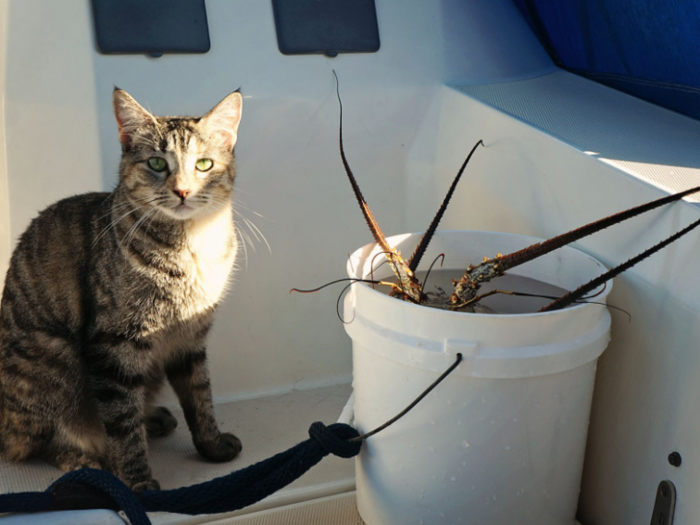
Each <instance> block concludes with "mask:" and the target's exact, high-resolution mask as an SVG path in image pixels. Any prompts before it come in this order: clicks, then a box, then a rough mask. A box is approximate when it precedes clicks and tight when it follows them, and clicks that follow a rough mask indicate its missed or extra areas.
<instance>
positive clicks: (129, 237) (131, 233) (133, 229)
mask: <svg viewBox="0 0 700 525" xmlns="http://www.w3.org/2000/svg"><path fill="white" fill-rule="evenodd" d="M157 211H158V208H155V207H154V208H152V209H150V210H147V211H146V213H144V214H143V215H142V216H141V217H139V219H138V220H137V221H136V222H135V223H134V224H133V225H132V226H131V228H129V231H127V232H126V234H124V237H123V238H122V240H121V241H119V247H121V246H122V243H123V242H124V241H125V240H126V244H125V245H124V248H125V250H124V253H125V254H126V252H128V251H129V247H130V246H131V242H132V241H133V240H134V236H135V235H136V232H137V231H138V229H139V226H140V225H141V224H143V222H144V221H145V220H146V219H147V218H148V217H149V215H151V214H155V213H156V212H157Z"/></svg>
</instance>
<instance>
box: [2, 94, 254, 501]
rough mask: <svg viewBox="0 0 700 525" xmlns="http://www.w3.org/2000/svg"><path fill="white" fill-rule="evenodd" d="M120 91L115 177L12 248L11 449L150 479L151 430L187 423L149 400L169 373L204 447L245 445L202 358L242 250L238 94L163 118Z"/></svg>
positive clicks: (212, 453) (8, 316) (221, 455)
mask: <svg viewBox="0 0 700 525" xmlns="http://www.w3.org/2000/svg"><path fill="white" fill-rule="evenodd" d="M113 98H114V109H115V115H116V118H117V124H118V128H119V138H120V141H121V144H122V161H121V167H120V179H119V184H118V186H117V188H116V189H115V190H114V192H112V193H89V194H85V195H78V196H75V197H71V198H68V199H65V200H62V201H60V202H58V203H56V204H54V205H52V206H50V207H49V208H47V209H46V210H44V211H43V212H42V213H41V214H40V215H39V216H38V217H37V218H36V219H34V221H32V223H31V225H30V226H29V228H28V229H27V231H26V232H25V233H24V234H23V235H22V237H21V239H20V241H19V243H18V245H17V248H16V249H15V251H14V253H13V255H12V259H11V262H10V268H9V270H8V273H7V277H6V280H5V288H4V292H3V296H2V303H0V453H1V454H2V455H3V456H4V457H5V458H7V459H9V460H22V459H24V458H27V457H30V456H41V457H43V458H45V459H46V460H48V461H49V462H51V463H53V464H55V465H56V466H58V467H60V468H62V469H63V470H72V469H75V468H79V467H83V466H90V467H100V466H101V467H103V468H107V469H109V470H111V471H112V472H113V473H115V474H116V475H118V476H119V477H120V478H121V479H122V480H124V481H125V482H126V483H127V484H128V485H129V486H130V487H132V488H133V489H135V490H144V489H155V488H158V483H157V481H155V480H154V479H153V478H152V474H151V470H150V468H149V466H148V461H147V442H146V434H147V433H149V434H151V435H165V434H167V433H169V432H171V431H172V430H173V429H174V428H175V425H176V420H175V419H174V417H173V416H172V414H170V413H169V412H168V411H167V410H166V409H164V408H155V407H153V406H152V405H151V403H152V401H153V398H154V396H155V394H156V392H157V391H158V389H159V387H160V386H161V385H162V383H163V381H164V380H165V379H166V378H167V380H168V381H169V382H170V384H171V385H172V387H173V389H174V390H175V392H176V394H177V396H178V398H179V400H180V404H181V405H182V408H183V410H184V415H185V418H186V420H187V424H188V426H189V428H190V431H191V433H192V438H193V441H194V444H195V447H196V449H197V450H198V451H199V453H200V454H201V455H202V456H204V457H205V458H207V459H209V460H212V461H227V460H230V459H232V458H233V457H235V456H236V455H237V454H238V452H239V451H240V449H241V445H240V441H239V440H238V438H236V437H235V436H234V435H232V434H225V433H221V432H220V431H219V429H218V427H217V424H216V422H215V420H214V414H213V409H212V396H211V388H210V382H209V375H208V372H207V367H206V354H205V340H206V337H207V333H208V332H209V329H210V327H211V325H212V317H213V314H214V310H215V308H216V305H217V303H218V302H219V300H220V298H221V296H222V294H223V293H224V291H225V289H226V285H227V283H228V279H229V273H230V271H231V268H232V265H233V262H234V258H235V255H236V249H237V242H236V235H235V231H234V225H233V218H232V207H231V206H232V204H231V196H232V190H233V181H234V177H235V159H234V155H233V147H234V145H235V143H236V139H237V131H238V124H239V121H240V114H241V96H240V94H239V93H232V94H231V95H229V96H228V97H226V98H225V99H224V100H223V101H222V102H221V103H219V104H218V105H217V106H216V107H215V108H214V109H213V110H211V111H210V112H209V113H208V114H207V115H205V116H204V117H202V118H187V117H155V116H153V115H151V114H150V113H149V112H148V111H146V110H145V109H143V108H142V107H141V106H140V105H139V104H138V103H137V102H136V101H135V100H134V99H133V98H131V96H129V95H128V94H127V93H126V92H124V91H122V90H119V89H115V91H114V97H113ZM154 157H155V158H159V159H163V160H164V161H165V162H166V163H167V166H166V169H164V170H160V168H161V167H162V164H161V163H160V162H161V161H159V160H158V161H153V160H150V161H149V159H153V158H154ZM202 159H204V160H205V161H207V162H200V163H199V164H198V161H201V160H202ZM207 159H210V160H211V161H212V165H211V167H210V168H209V169H205V170H201V169H198V167H197V166H200V167H201V168H206V167H208V166H209V162H208V160H207ZM153 166H155V167H156V168H158V169H157V170H156V169H153Z"/></svg>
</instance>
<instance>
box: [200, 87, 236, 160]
mask: <svg viewBox="0 0 700 525" xmlns="http://www.w3.org/2000/svg"><path fill="white" fill-rule="evenodd" d="M242 108H243V97H241V94H240V93H239V92H238V91H235V92H233V93H231V94H230V95H228V96H227V97H226V98H225V99H224V100H222V101H221V102H219V103H218V104H217V105H216V106H215V107H214V109H212V110H211V111H210V112H209V113H207V114H206V115H204V116H203V117H202V119H201V120H200V121H199V122H200V126H202V127H203V128H204V129H206V130H207V132H208V133H211V134H213V135H218V136H219V137H221V139H222V140H223V143H224V146H225V147H226V148H228V149H229V150H232V149H233V147H234V146H235V145H236V140H237V139H238V124H239V123H240V122H241V110H242Z"/></svg>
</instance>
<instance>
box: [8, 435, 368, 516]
mask: <svg viewBox="0 0 700 525" xmlns="http://www.w3.org/2000/svg"><path fill="white" fill-rule="evenodd" d="M358 436H359V433H358V432H357V430H355V429H354V428H352V427H351V426H349V425H345V424H342V423H335V424H332V425H329V426H325V425H324V424H323V423H320V422H316V423H313V424H312V425H311V427H310V428H309V439H307V440H306V441H303V442H301V443H299V444H298V445H296V446H294V447H292V448H290V449H289V450H286V451H284V452H280V453H279V454H277V455H275V456H273V457H271V458H268V459H266V460H263V461H260V462H259V463H256V464H254V465H251V466H249V467H247V468H244V469H242V470H239V471H236V472H232V473H231V474H228V475H226V476H222V477H219V478H215V479H213V480H211V481H207V482H204V483H200V484H197V485H193V486H191V487H183V488H179V489H173V490H162V491H155V490H153V491H145V492H143V493H142V494H140V495H138V496H137V495H136V494H134V493H133V492H132V491H131V490H129V488H128V487H127V486H126V485H124V483H123V482H122V481H121V480H120V479H119V478H117V477H115V476H113V475H112V474H110V473H108V472H106V471H103V470H97V469H80V470H76V471H74V472H70V473H68V474H66V475H65V476H63V477H61V478H59V479H58V480H56V481H55V482H54V483H53V484H52V485H51V486H50V487H49V488H48V489H47V491H46V492H25V493H18V494H5V495H0V513H3V512H38V511H49V510H68V509H89V508H111V509H115V510H118V509H121V510H123V511H124V512H125V513H126V515H127V517H128V518H129V521H130V522H131V523H132V525H150V524H151V522H150V520H149V519H148V516H147V515H146V512H147V511H148V512H157V511H158V512H176V513H180V514H215V513H220V512H231V511H234V510H238V509H242V508H244V507H247V506H248V505H252V504H253V503H256V502H258V501H260V500H262V499H263V498H266V497H267V496H269V495H270V494H273V493H274V492H277V491H278V490H280V489H281V488H283V487H285V486H287V485H288V484H289V483H291V482H292V481H294V480H296V479H297V478H299V477H301V476H302V475H303V474H304V473H305V472H306V471H308V470H309V469H310V468H311V467H313V466H314V465H316V464H317V463H318V462H319V461H321V459H323V458H324V457H325V456H327V455H328V454H334V455H336V456H339V457H342V458H351V457H353V456H356V455H357V454H359V453H360V449H361V447H362V441H360V440H355V441H351V440H352V439H353V438H357V437H358ZM105 495H106V496H108V497H105Z"/></svg>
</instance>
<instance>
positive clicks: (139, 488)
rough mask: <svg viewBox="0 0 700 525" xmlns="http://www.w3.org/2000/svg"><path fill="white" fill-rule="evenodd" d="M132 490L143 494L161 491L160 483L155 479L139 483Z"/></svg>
mask: <svg viewBox="0 0 700 525" xmlns="http://www.w3.org/2000/svg"><path fill="white" fill-rule="evenodd" d="M131 490H133V491H134V492H143V491H145V490H160V483H158V481H156V480H155V479H147V480H144V481H139V482H138V483H134V484H133V485H132V486H131Z"/></svg>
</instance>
